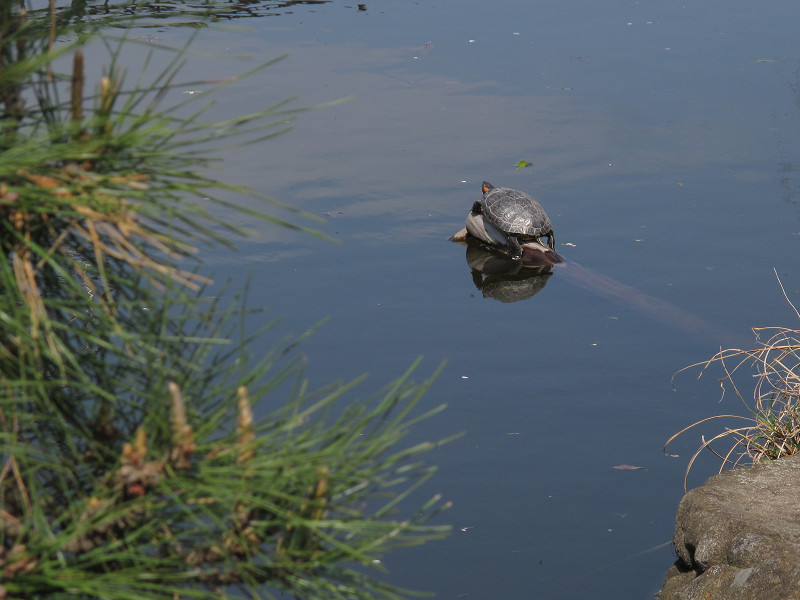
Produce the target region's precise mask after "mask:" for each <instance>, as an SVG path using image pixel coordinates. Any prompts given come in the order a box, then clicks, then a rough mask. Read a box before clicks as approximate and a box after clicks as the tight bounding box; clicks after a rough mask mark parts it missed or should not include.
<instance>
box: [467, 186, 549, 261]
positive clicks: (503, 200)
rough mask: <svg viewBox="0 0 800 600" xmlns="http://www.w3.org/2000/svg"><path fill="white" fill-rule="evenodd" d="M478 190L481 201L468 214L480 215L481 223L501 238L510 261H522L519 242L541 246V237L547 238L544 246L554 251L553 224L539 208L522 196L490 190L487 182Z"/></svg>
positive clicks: (525, 195)
mask: <svg viewBox="0 0 800 600" xmlns="http://www.w3.org/2000/svg"><path fill="white" fill-rule="evenodd" d="M481 189H482V190H483V198H481V200H480V201H476V202H475V204H473V205H472V212H473V213H477V214H483V217H484V219H485V220H486V221H487V222H488V223H489V224H490V225H492V226H494V228H496V229H498V230H499V231H500V233H501V234H502V235H503V236H505V240H506V245H507V246H508V247H509V249H510V250H511V258H512V259H514V260H519V259H520V258H522V246H521V245H520V242H522V243H525V242H527V241H536V242H538V243H540V244H542V241H541V238H542V237H547V245H548V246H549V247H550V249H551V250H555V238H554V237H553V224H552V223H551V222H550V219H548V218H547V214H546V213H545V212H544V209H543V208H542V205H541V204H539V203H538V202H537V201H536V200H534V199H533V198H531V197H530V196H528V194H526V193H524V192H520V191H518V190H512V189H511V188H504V187H494V186H493V185H492V184H491V183H489V182H488V181H484V182H483V184H482V185H481ZM542 245H544V244H542Z"/></svg>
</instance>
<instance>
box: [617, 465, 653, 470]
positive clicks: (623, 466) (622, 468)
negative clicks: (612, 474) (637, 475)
mask: <svg viewBox="0 0 800 600" xmlns="http://www.w3.org/2000/svg"><path fill="white" fill-rule="evenodd" d="M611 468H612V469H617V470H618V471H638V470H639V469H644V470H645V471H647V468H646V467H637V466H635V465H616V466H614V467H611Z"/></svg>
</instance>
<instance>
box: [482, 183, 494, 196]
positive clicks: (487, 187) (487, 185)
mask: <svg viewBox="0 0 800 600" xmlns="http://www.w3.org/2000/svg"><path fill="white" fill-rule="evenodd" d="M493 189H494V186H493V185H492V184H491V183H489V182H488V181H484V182H483V183H482V184H481V191H482V192H483V193H484V194H485V193H486V192H488V191H489V190H493Z"/></svg>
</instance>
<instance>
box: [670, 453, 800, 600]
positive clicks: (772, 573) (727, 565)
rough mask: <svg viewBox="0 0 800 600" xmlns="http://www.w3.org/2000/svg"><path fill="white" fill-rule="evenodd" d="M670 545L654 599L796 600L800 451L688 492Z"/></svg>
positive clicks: (729, 473)
mask: <svg viewBox="0 0 800 600" xmlns="http://www.w3.org/2000/svg"><path fill="white" fill-rule="evenodd" d="M673 544H674V545H675V551H676V553H677V555H678V560H677V561H675V564H674V565H673V566H672V568H671V569H670V570H669V572H668V573H667V577H666V581H665V582H664V587H663V589H662V591H661V595H660V596H659V600H699V599H701V598H702V599H704V600H797V599H800V454H795V455H794V456H790V457H787V458H782V459H780V460H777V461H769V462H765V463H760V464H758V465H755V466H753V467H742V468H738V469H733V470H730V471H726V472H725V473H723V474H721V475H717V476H716V477H712V478H711V479H709V480H708V481H707V482H706V483H705V484H704V485H703V486H702V487H699V488H696V489H693V490H691V491H690V492H689V493H687V494H686V495H685V496H684V497H683V500H681V503H680V507H679V508H678V517H677V520H676V523H675V535H674V537H673Z"/></svg>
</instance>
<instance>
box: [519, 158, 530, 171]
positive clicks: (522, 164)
mask: <svg viewBox="0 0 800 600" xmlns="http://www.w3.org/2000/svg"><path fill="white" fill-rule="evenodd" d="M532 164H533V163H530V162H528V161H527V160H521V161H519V162H518V163H517V168H518V169H524V168H525V167H530V166H531V165H532Z"/></svg>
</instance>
